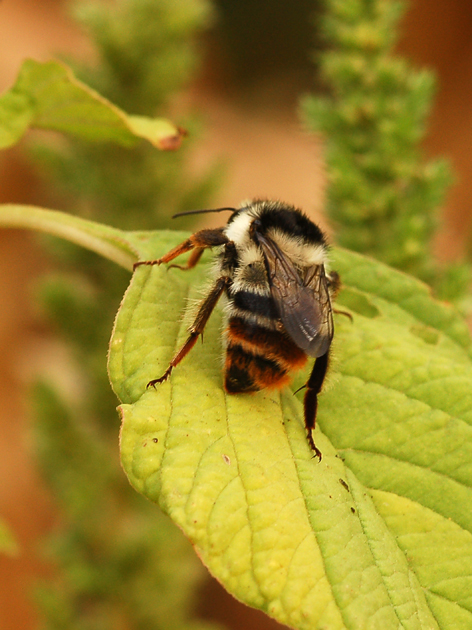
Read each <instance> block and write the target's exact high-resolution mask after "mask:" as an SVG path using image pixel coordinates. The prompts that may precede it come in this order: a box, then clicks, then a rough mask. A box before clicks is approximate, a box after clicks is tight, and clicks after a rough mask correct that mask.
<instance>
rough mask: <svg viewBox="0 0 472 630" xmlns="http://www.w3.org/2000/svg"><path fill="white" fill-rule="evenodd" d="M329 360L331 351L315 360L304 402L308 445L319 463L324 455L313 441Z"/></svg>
mask: <svg viewBox="0 0 472 630" xmlns="http://www.w3.org/2000/svg"><path fill="white" fill-rule="evenodd" d="M328 358H329V351H328V352H326V353H325V354H323V355H322V356H321V357H318V358H317V359H316V360H315V364H314V365H313V370H312V371H311V374H310V378H309V379H308V381H307V383H306V385H305V387H306V392H305V399H304V402H303V404H304V409H305V427H306V432H307V439H308V443H309V445H310V447H311V449H312V451H313V452H314V457H317V458H318V460H319V461H321V457H322V455H321V451H320V450H319V448H318V447H317V446H316V445H315V441H314V440H313V430H314V428H315V424H316V412H317V410H318V394H319V393H320V392H321V388H322V386H323V382H324V379H325V376H326V372H327V370H328Z"/></svg>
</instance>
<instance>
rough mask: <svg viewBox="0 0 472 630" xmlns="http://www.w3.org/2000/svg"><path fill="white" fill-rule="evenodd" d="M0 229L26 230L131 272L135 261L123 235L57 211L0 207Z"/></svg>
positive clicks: (106, 226) (7, 205)
mask: <svg viewBox="0 0 472 630" xmlns="http://www.w3.org/2000/svg"><path fill="white" fill-rule="evenodd" d="M0 227H11V228H27V229H31V230H37V231H40V232H46V233H48V234H52V235H54V236H59V237H60V238H64V239H66V240H68V241H70V242H72V243H76V244H77V245H81V246H82V247H85V248H87V249H90V250H92V251H93V252H96V253H97V254H100V255H101V256H103V257H104V258H108V259H109V260H111V261H113V262H115V263H116V264H117V265H120V266H121V267H124V268H125V269H132V267H133V263H134V262H135V261H136V260H137V259H138V257H139V255H138V251H137V250H136V248H135V247H134V246H133V245H132V244H131V243H130V242H129V240H128V239H127V238H126V232H122V231H121V230H118V229H116V228H112V227H110V226H108V225H102V224H100V223H95V222H94V221H87V220H86V219H81V218H80V217H75V216H72V215H70V214H66V213H64V212H59V211H57V210H46V209H44V208H37V207H35V206H23V205H16V204H0Z"/></svg>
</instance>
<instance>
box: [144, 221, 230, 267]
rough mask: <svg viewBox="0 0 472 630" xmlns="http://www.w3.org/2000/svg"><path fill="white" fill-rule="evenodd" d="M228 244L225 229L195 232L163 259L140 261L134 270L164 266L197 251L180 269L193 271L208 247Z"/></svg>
mask: <svg viewBox="0 0 472 630" xmlns="http://www.w3.org/2000/svg"><path fill="white" fill-rule="evenodd" d="M227 242H228V237H227V236H226V235H225V234H224V231H223V228H215V229H204V230H200V231H199V232H195V234H192V236H190V237H189V238H188V239H187V240H185V241H183V242H182V243H180V245H177V247H174V248H173V249H171V250H170V252H167V254H164V256H162V258H156V259H155V260H140V261H138V262H136V263H134V265H133V269H136V267H139V266H140V265H162V263H168V262H170V261H171V260H174V258H177V256H180V255H181V254H185V253H187V252H189V251H191V250H192V249H193V250H195V251H194V252H192V255H191V256H190V260H189V261H188V263H187V265H185V266H182V267H180V268H181V269H191V268H192V267H195V265H196V264H197V262H198V261H199V260H200V257H201V255H202V254H203V251H204V250H205V249H207V248H208V247H217V246H218V245H225V244H226V243H227ZM174 266H175V267H179V265H174Z"/></svg>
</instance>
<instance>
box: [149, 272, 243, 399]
mask: <svg viewBox="0 0 472 630" xmlns="http://www.w3.org/2000/svg"><path fill="white" fill-rule="evenodd" d="M230 282H231V280H230V278H229V277H227V276H222V277H221V278H218V280H217V281H216V282H215V284H214V285H213V287H212V289H211V291H210V292H209V293H208V295H207V296H206V298H205V299H204V300H203V302H202V303H201V305H200V308H199V309H198V313H197V316H196V317H195V321H194V322H193V324H192V325H191V326H190V328H189V333H190V334H189V336H188V338H187V341H186V342H185V343H184V345H183V346H182V347H181V348H180V350H179V351H178V352H177V354H176V355H175V356H174V358H173V359H172V361H171V362H170V363H169V367H168V368H167V370H166V371H165V372H164V374H163V375H162V376H161V377H160V378H155V379H154V380H152V381H149V383H148V384H147V387H155V386H156V385H158V384H160V383H163V382H164V381H166V380H167V379H168V378H169V376H170V374H171V372H172V370H173V369H174V368H175V366H176V365H178V364H179V363H180V362H181V361H182V359H183V358H184V357H185V356H186V355H187V354H188V353H189V352H190V350H191V349H192V348H193V346H194V345H195V344H196V343H197V339H198V337H199V335H201V334H202V333H203V331H204V329H205V326H206V324H207V322H208V319H209V318H210V315H211V314H212V312H213V309H214V308H215V306H216V304H217V302H218V300H219V299H220V297H221V295H222V293H223V291H224V290H225V288H226V287H227V286H228V284H229V283H230Z"/></svg>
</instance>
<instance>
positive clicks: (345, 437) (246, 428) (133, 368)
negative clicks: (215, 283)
mask: <svg viewBox="0 0 472 630" xmlns="http://www.w3.org/2000/svg"><path fill="white" fill-rule="evenodd" d="M186 236H187V235H186V234H169V233H165V234H163V238H162V241H161V242H159V241H158V240H156V241H155V242H153V243H152V247H156V249H155V250H154V251H153V252H152V253H151V252H149V251H148V252H147V255H146V256H143V257H148V258H155V257H159V256H160V255H162V254H163V253H165V252H166V251H167V250H168V249H170V248H171V247H172V246H174V245H175V244H176V243H177V242H179V241H180V240H183V239H184V238H185V237H186ZM148 245H149V243H148ZM148 249H149V247H148ZM208 258H209V256H208ZM333 259H334V261H333V267H334V268H336V269H337V270H338V271H339V273H340V274H341V278H342V281H343V286H344V291H341V293H340V296H339V303H340V305H342V307H344V308H346V307H348V304H352V306H353V307H354V306H356V310H353V311H352V318H353V319H352V321H351V319H350V318H348V317H346V316H345V315H344V314H343V313H342V312H341V313H339V314H337V315H336V333H335V340H334V344H333V360H332V367H331V373H330V375H329V379H328V383H327V386H326V391H325V392H324V393H323V394H322V395H321V396H320V401H319V416H318V424H319V428H318V429H317V431H316V435H315V441H316V443H317V445H318V446H319V447H320V449H321V451H322V453H323V459H322V461H321V463H318V462H317V460H316V459H314V458H313V457H312V453H311V451H310V449H309V446H308V444H307V441H306V438H305V431H304V427H303V409H302V405H301V402H300V400H299V397H298V396H296V397H294V396H293V395H292V393H291V392H290V391H288V390H287V391H284V392H282V393H281V394H278V393H274V392H267V391H264V392H260V393H258V394H255V395H236V396H226V395H225V393H224V391H223V387H222V382H223V381H222V356H223V352H224V349H223V344H222V338H221V330H222V314H221V311H220V310H218V309H217V310H216V311H215V312H214V313H213V315H212V317H211V318H210V321H209V323H208V325H207V328H206V330H205V335H204V341H203V343H199V344H197V346H196V347H195V348H194V349H193V350H192V352H191V353H190V354H189V356H187V357H186V358H185V359H184V361H183V362H182V363H181V364H180V365H179V366H178V367H177V368H176V369H175V371H174V372H173V373H172V375H171V378H170V379H169V380H168V381H166V382H165V383H163V384H161V385H158V386H157V387H156V389H155V390H154V389H152V388H151V389H146V384H147V382H148V381H149V380H151V379H153V378H156V377H159V376H160V375H161V374H162V373H163V372H164V370H165V369H166V367H167V365H168V362H169V360H170V359H171V357H172V356H173V354H174V353H175V351H176V349H177V348H179V346H180V345H181V344H182V343H183V341H184V339H185V338H186V334H187V332H186V325H187V323H188V322H187V321H185V320H183V319H182V313H183V312H184V310H185V307H186V305H187V303H188V302H190V303H192V302H193V301H195V300H196V299H198V298H199V297H200V296H201V291H200V286H201V284H202V282H203V283H204V282H205V279H206V278H207V274H208V273H209V271H208V269H209V268H208V266H207V265H205V264H203V263H202V264H201V265H199V266H198V267H197V268H196V269H195V270H192V271H187V272H184V271H181V270H179V269H167V268H163V267H148V266H140V267H138V268H137V269H136V271H135V273H134V275H133V278H132V280H131V284H130V287H129V289H128V291H127V293H126V295H125V298H124V301H123V303H122V306H121V308H120V311H119V313H118V316H117V319H116V322H115V328H114V332H113V336H112V340H111V344H110V355H109V372H110V378H111V381H112V383H113V387H114V389H115V392H116V393H117V395H118V397H119V398H120V400H121V401H122V403H123V404H122V405H121V407H120V409H121V414H122V419H123V425H122V432H121V453H122V462H123V466H124V468H125V471H126V472H127V474H128V476H129V479H130V481H131V483H132V484H133V485H134V487H135V488H136V489H137V490H138V491H139V492H141V493H143V494H144V495H145V496H147V497H148V498H149V499H150V500H152V501H154V502H156V503H159V505H160V506H161V507H162V509H164V510H165V511H166V512H167V513H168V514H169V515H170V516H171V517H172V518H173V520H174V521H175V522H176V523H177V524H178V525H179V526H180V527H181V528H182V529H183V531H184V532H185V533H186V535H187V536H188V537H189V539H190V540H191V542H192V544H193V545H194V546H195V549H196V551H197V553H198V555H199V556H200V557H201V558H202V560H203V562H204V563H205V564H206V565H207V566H208V568H209V569H210V571H211V572H212V573H213V574H214V575H215V576H216V577H217V579H218V580H219V581H221V583H222V584H223V585H224V586H225V587H226V588H227V589H228V590H229V591H230V592H231V593H233V595H235V597H237V598H238V599H240V600H242V601H244V602H245V603H247V604H249V605H252V606H255V607H258V608H261V609H262V610H264V611H266V612H267V613H268V614H269V615H271V616H273V617H274V618H276V619H278V620H279V621H281V622H282V623H285V624H287V625H289V626H291V627H293V628H301V629H307V630H308V629H310V630H311V629H313V628H329V629H330V630H333V629H334V630H337V629H344V628H346V629H349V630H361V629H362V630H364V629H379V630H389V629H390V628H392V630H393V629H394V628H395V629H396V630H397V629H398V628H406V629H412V630H413V629H421V630H426V629H428V630H429V629H433V628H443V629H451V630H452V629H456V628H466V627H472V516H471V514H472V512H471V511H470V507H469V506H470V505H471V503H472V487H471V486H472V463H471V462H472V429H471V426H470V425H471V422H472V387H471V384H472V365H471V361H470V337H469V334H468V330H467V326H466V325H465V323H464V322H463V321H462V320H461V318H460V317H459V316H458V315H457V314H456V312H455V311H454V310H453V309H452V308H450V307H448V306H447V305H444V304H441V303H438V302H436V301H434V300H433V299H432V298H431V296H430V293H429V291H428V289H427V287H426V286H425V285H423V284H422V283H420V282H419V281H417V280H415V279H413V278H410V277H408V276H406V275H404V274H402V273H400V272H397V271H394V270H392V269H390V268H388V267H386V266H384V265H382V264H379V263H377V262H375V261H373V260H369V259H366V258H364V257H362V256H360V255H357V254H352V253H349V252H346V251H343V250H338V249H335V250H334V253H333ZM343 292H344V296H348V297H347V299H343ZM305 379H306V374H304V375H302V376H299V377H298V378H297V379H296V380H295V383H294V387H297V386H299V385H301V384H303V382H304V380H305ZM403 517H404V518H403ZM402 518H403V520H402Z"/></svg>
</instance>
